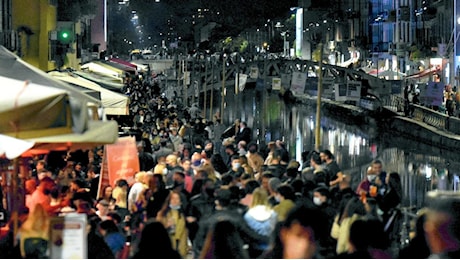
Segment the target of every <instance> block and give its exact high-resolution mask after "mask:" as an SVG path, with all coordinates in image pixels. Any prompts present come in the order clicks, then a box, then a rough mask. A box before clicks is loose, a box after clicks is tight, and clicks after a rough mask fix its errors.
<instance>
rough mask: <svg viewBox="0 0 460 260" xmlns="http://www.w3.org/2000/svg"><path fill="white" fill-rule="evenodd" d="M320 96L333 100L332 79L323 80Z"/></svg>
mask: <svg viewBox="0 0 460 260" xmlns="http://www.w3.org/2000/svg"><path fill="white" fill-rule="evenodd" d="M321 96H322V97H324V98H329V99H333V98H334V78H323V89H322V93H321Z"/></svg>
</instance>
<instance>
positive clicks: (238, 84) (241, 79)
mask: <svg viewBox="0 0 460 260" xmlns="http://www.w3.org/2000/svg"><path fill="white" fill-rule="evenodd" d="M236 77H237V78H238V80H235V89H236V88H238V90H239V91H240V92H241V91H243V90H244V88H245V87H246V82H247V80H248V75H247V74H244V73H237V74H236Z"/></svg>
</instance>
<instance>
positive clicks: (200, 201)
mask: <svg viewBox="0 0 460 260" xmlns="http://www.w3.org/2000/svg"><path fill="white" fill-rule="evenodd" d="M214 191H215V185H214V182H213V181H212V180H211V179H205V180H203V186H202V188H201V193H199V194H197V195H195V196H193V197H191V198H190V202H189V205H188V208H187V212H186V215H187V228H188V230H189V238H190V241H192V243H194V240H195V235H196V232H197V231H198V228H199V223H200V221H201V219H205V218H207V217H209V216H210V215H211V214H212V213H213V212H214V205H215V204H214V200H215V199H214Z"/></svg>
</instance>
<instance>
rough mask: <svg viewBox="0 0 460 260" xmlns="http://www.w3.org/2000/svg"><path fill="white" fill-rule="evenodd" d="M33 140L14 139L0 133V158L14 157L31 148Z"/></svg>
mask: <svg viewBox="0 0 460 260" xmlns="http://www.w3.org/2000/svg"><path fill="white" fill-rule="evenodd" d="M34 144H35V143H34V142H31V141H24V140H21V139H16V138H13V137H10V136H7V135H2V134H0V158H1V157H3V156H5V157H6V158H7V159H10V160H11V159H14V158H16V157H19V156H20V155H21V154H23V153H24V152H26V151H27V150H29V149H30V148H32V146H34Z"/></svg>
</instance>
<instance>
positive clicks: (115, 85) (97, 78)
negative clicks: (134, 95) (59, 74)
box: [72, 70, 124, 93]
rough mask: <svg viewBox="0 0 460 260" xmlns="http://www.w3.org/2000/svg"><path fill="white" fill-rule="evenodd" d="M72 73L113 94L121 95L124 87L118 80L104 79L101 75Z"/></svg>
mask: <svg viewBox="0 0 460 260" xmlns="http://www.w3.org/2000/svg"><path fill="white" fill-rule="evenodd" d="M72 73H74V74H77V75H78V76H80V77H82V78H85V79H87V80H90V81H92V82H95V83H97V84H99V85H101V86H102V87H103V88H106V89H108V90H112V91H115V92H119V93H121V92H122V89H123V86H124V85H123V83H122V81H121V82H120V81H118V80H114V79H113V78H108V77H104V76H102V75H99V74H95V73H91V72H88V71H79V70H76V71H72Z"/></svg>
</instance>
